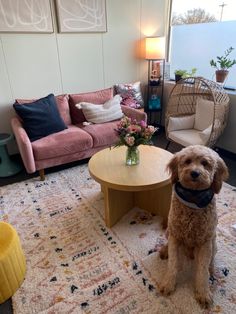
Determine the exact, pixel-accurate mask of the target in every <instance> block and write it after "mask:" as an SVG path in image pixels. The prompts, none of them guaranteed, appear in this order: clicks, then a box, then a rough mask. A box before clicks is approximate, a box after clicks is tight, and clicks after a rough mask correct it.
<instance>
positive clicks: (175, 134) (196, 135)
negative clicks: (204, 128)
mask: <svg viewBox="0 0 236 314" xmlns="http://www.w3.org/2000/svg"><path fill="white" fill-rule="evenodd" d="M200 133H201V131H198V130H194V129H188V130H178V131H172V132H170V133H169V134H168V136H169V138H170V139H171V140H172V141H174V142H176V143H179V144H180V145H183V146H185V147H186V146H189V145H205V143H206V140H205V141H204V140H203V139H202V138H201V137H200Z"/></svg>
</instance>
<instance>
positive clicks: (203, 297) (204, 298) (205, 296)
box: [195, 291, 213, 309]
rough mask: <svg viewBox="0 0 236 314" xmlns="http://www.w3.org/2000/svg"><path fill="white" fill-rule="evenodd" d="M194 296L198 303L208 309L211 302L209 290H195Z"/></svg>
mask: <svg viewBox="0 0 236 314" xmlns="http://www.w3.org/2000/svg"><path fill="white" fill-rule="evenodd" d="M195 296H196V300H197V301H198V303H199V304H200V305H201V306H202V307H203V308H205V309H208V308H209V307H210V306H211V305H212V303H213V298H212V294H211V292H210V291H209V292H206V293H200V292H196V295H195Z"/></svg>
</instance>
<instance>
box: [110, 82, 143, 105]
mask: <svg viewBox="0 0 236 314" xmlns="http://www.w3.org/2000/svg"><path fill="white" fill-rule="evenodd" d="M115 91H116V94H119V95H121V97H122V98H124V102H123V105H125V106H131V107H132V108H141V107H144V101H143V97H142V92H141V83H140V82H135V83H130V84H116V85H115ZM127 93H128V95H127ZM127 98H128V100H127V101H126V99H127Z"/></svg>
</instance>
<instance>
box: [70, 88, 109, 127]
mask: <svg viewBox="0 0 236 314" xmlns="http://www.w3.org/2000/svg"><path fill="white" fill-rule="evenodd" d="M112 97H113V88H112V87H111V88H106V89H103V90H99V91H96V92H90V93H81V94H70V95H69V106H70V115H71V120H72V123H73V124H79V123H82V122H84V121H86V119H85V116H84V114H83V112H82V109H77V108H76V107H75V105H76V104H78V103H80V102H82V101H83V102H89V103H93V104H104V103H105V102H106V101H108V100H109V99H111V98H112Z"/></svg>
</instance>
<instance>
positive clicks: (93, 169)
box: [88, 145, 173, 227]
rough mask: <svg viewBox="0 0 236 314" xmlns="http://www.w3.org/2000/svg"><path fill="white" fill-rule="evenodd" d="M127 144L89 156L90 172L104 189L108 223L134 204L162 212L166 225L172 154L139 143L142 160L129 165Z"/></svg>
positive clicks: (155, 211) (134, 205)
mask: <svg viewBox="0 0 236 314" xmlns="http://www.w3.org/2000/svg"><path fill="white" fill-rule="evenodd" d="M126 149H127V148H126V147H124V146H122V147H118V148H112V149H110V148H106V149H104V150H101V151H99V152H98V153H96V154H95V155H93V157H92V158H91V159H90V161H89V164H88V168H89V173H90V175H91V176H92V177H93V178H94V180H95V181H97V182H98V183H100V184H101V189H102V191H103V192H104V202H105V222H106V225H107V226H108V227H112V226H113V225H114V224H115V223H116V222H117V221H118V220H119V219H120V218H121V217H122V216H123V215H124V214H126V213H127V212H128V211H129V210H130V209H132V208H133V207H139V208H141V209H144V210H147V211H149V212H151V213H154V214H158V215H161V216H162V217H163V218H164V221H163V224H164V225H166V223H167V217H168V213H169V208H170V200H171V190H172V188H171V181H170V175H169V174H168V173H167V171H166V165H167V164H168V162H169V160H170V159H171V158H172V156H173V155H172V154H171V153H170V152H168V151H166V150H164V149H161V148H158V147H155V146H148V145H140V146H139V151H140V163H139V164H138V165H135V166H126V164H125V154H126Z"/></svg>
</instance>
